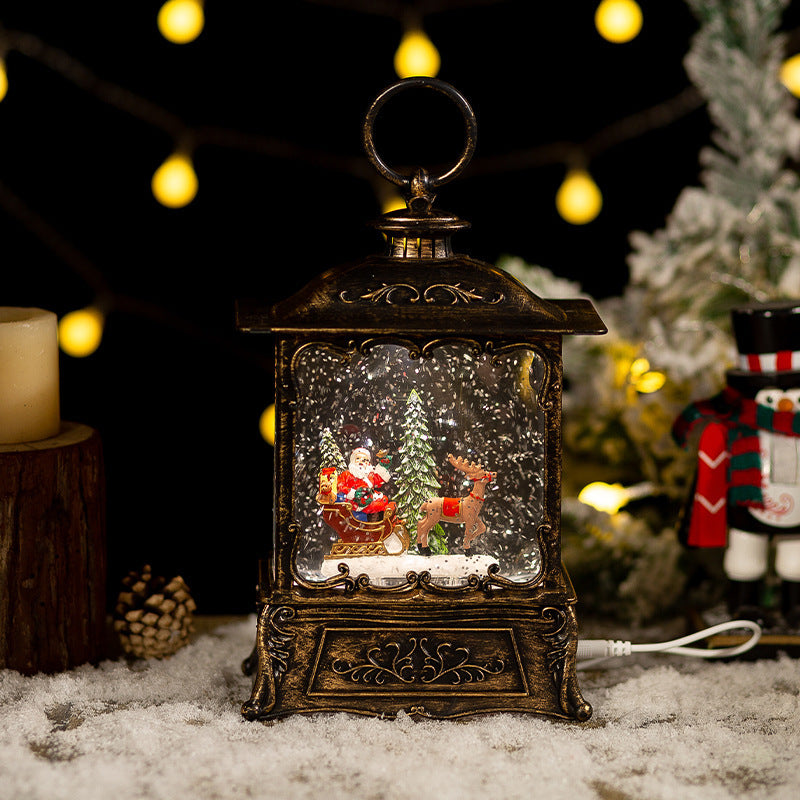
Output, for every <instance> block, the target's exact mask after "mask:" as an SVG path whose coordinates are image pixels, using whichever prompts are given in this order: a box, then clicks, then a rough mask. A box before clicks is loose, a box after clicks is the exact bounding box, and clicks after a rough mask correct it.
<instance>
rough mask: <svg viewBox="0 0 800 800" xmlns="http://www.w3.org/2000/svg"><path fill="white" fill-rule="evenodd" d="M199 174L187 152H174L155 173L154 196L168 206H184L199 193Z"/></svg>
mask: <svg viewBox="0 0 800 800" xmlns="http://www.w3.org/2000/svg"><path fill="white" fill-rule="evenodd" d="M197 186H198V183H197V175H196V174H195V171H194V167H193V166H192V160H191V158H189V156H188V155H186V153H181V152H177V153H173V154H172V155H171V156H170V157H169V158H168V159H167V160H166V161H165V162H164V163H163V164H162V165H161V166H160V167H159V168H158V169H157V170H156V171H155V173H154V175H153V180H152V183H151V187H152V190H153V196H154V197H155V198H156V200H158V202H159V203H161V205H163V206H166V207H167V208H182V207H183V206H186V205H188V204H189V203H191V202H192V200H194V198H195V195H196V194H197Z"/></svg>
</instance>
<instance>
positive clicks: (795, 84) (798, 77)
mask: <svg viewBox="0 0 800 800" xmlns="http://www.w3.org/2000/svg"><path fill="white" fill-rule="evenodd" d="M780 78H781V83H782V84H783V85H784V86H785V87H786V88H787V89H788V90H789V91H790V92H791V93H792V94H793V95H794V96H795V97H800V53H798V54H797V55H796V56H792V57H791V58H787V59H786V61H784V62H783V64H781V72H780Z"/></svg>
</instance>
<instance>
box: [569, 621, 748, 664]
mask: <svg viewBox="0 0 800 800" xmlns="http://www.w3.org/2000/svg"><path fill="white" fill-rule="evenodd" d="M742 628H746V629H747V630H749V631H750V632H751V635H750V638H749V639H748V640H747V641H746V642H744V643H743V644H740V645H737V646H736V647H716V648H713V649H711V650H708V649H702V648H699V647H685V645H687V644H691V643H692V642H697V641H699V640H700V639H707V638H708V637H709V636H714V635H715V634H717V633H723V632H724V631H730V630H740V629H742ZM760 638H761V626H760V625H758V623H756V622H751V621H750V620H749V619H734V620H731V621H730V622H722V623H720V624H719V625H713V626H712V627H710V628H706V629H705V630H702V631H698V632H697V633H690V634H689V635H688V636H682V637H681V638H680V639H673V640H672V641H669V642H657V643H654V644H631V643H630V642H623V641H620V640H614V639H579V640H578V652H577V658H578V661H580V662H581V663H579V664H578V667H577V668H578V669H586V668H587V667H591V666H594V665H595V664H597V663H599V662H601V661H605V660H606V659H609V658H617V657H619V656H630V655H633V654H634V653H673V654H675V655H680V656H692V657H693V658H731V657H733V656H738V655H741V654H742V653H746V652H747V651H748V650H750V649H752V648H753V647H755V645H756V644H757V643H758V640H759V639H760ZM586 659H588V660H586Z"/></svg>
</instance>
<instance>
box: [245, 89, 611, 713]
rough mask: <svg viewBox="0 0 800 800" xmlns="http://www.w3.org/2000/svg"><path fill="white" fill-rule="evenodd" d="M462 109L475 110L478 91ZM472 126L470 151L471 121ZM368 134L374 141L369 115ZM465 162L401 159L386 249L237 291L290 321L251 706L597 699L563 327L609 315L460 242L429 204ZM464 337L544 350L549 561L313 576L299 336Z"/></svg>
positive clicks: (346, 348)
mask: <svg viewBox="0 0 800 800" xmlns="http://www.w3.org/2000/svg"><path fill="white" fill-rule="evenodd" d="M432 84H433V85H432ZM406 85H415V86H420V85H421V86H425V87H431V88H436V89H437V90H439V91H442V92H443V93H444V94H446V95H448V96H451V97H452V92H455V90H454V89H452V87H448V86H447V84H441V82H439V81H433V79H410V80H409V81H406V82H401V84H398V85H397V86H401V87H403V86H406ZM441 85H443V86H444V87H446V89H442V88H441ZM396 91H398V89H395V88H393V89H392V92H391V93H390V94H389V96H391V94H392V93H394V92H396ZM385 94H386V93H384V95H385ZM456 94H457V93H456ZM384 95H382V96H381V97H383V98H384V100H385V99H387V98H385V97H384ZM458 97H459V98H461V96H460V95H458ZM379 99H380V98H379ZM461 101H463V104H465V105H466V108H467V109H469V105H468V104H466V101H465V100H463V98H461V99H460V100H459V101H458V102H459V104H461ZM463 109H464V106H463V105H462V110H463ZM375 113H377V109H375V112H374V113H372V112H371V113H370V115H368V125H367V126H366V127H371V124H372V121H374V118H375ZM464 114H465V119H468V117H469V115H471V109H469V112H468V113H467V112H466V111H464ZM467 139H468V145H467V150H469V152H470V153H471V149H470V148H471V147H474V128H472V127H470V126H469V125H468V137H467ZM365 140H367V141H368V153H369V152H370V146H371V145H370V143H369V142H370V141H371V140H370V139H369V137H368V136H367V134H366V133H365ZM469 142H472V144H471V145H470V144H469ZM462 160H463V159H462ZM467 160H468V159H467ZM373 161H375V159H373ZM381 163H382V162H381ZM384 166H385V165H384ZM461 168H463V165H462V163H461V162H459V163H458V164H457V165H456V167H454V168H453V169H452V170H450V171H449V172H448V173H447V174H446V175H445V176H440V178H436V179H429V178H427V177H426V175H425V173H424V170H419V171H418V172H417V174H416V176H415V177H414V178H404V177H403V176H399V174H398V173H394V172H393V171H391V169H390V168H388V167H387V168H386V170H388V171H389V172H390V173H391V174H390V175H388V176H387V177H389V178H390V179H392V180H394V179H395V178H394V177H393V176H397V177H399V178H402V179H403V180H404V181H406V183H407V185H408V187H409V192H410V194H411V199H410V200H409V208H408V210H406V211H401V212H394V213H392V214H389V215H385V216H384V217H383V218H382V219H381V220H380V221H379V222H378V223H377V227H378V228H379V230H381V231H383V232H384V234H385V235H386V240H387V252H386V253H385V254H384V255H382V256H373V257H370V258H368V259H366V260H365V261H363V262H361V263H359V264H356V265H354V266H351V267H346V268H341V269H338V270H331V271H328V272H326V273H324V274H322V275H320V276H319V277H318V278H317V279H315V280H314V281H312V282H311V283H310V284H309V285H308V286H307V287H306V288H305V289H303V290H301V291H300V292H299V293H298V294H296V295H295V296H294V297H292V298H290V299H289V300H287V301H285V302H283V303H279V304H278V305H277V306H275V307H273V308H270V309H267V308H264V307H263V306H262V305H261V304H259V303H258V302H241V303H240V304H239V306H238V309H237V315H238V317H237V325H238V327H239V329H240V330H244V331H251V332H262V333H266V332H269V333H272V334H276V335H277V341H276V345H275V346H276V442H275V447H276V454H275V481H276V494H275V503H276V508H275V529H274V552H273V558H272V560H271V562H270V563H269V564H267V565H264V569H263V573H262V580H261V582H260V587H259V602H260V604H261V611H260V615H259V623H258V633H257V641H256V649H255V652H254V654H253V657H252V658H251V659H250V660H248V662H247V663H249V665H250V666H251V667H252V666H254V663H255V661H256V660H257V674H256V678H255V682H254V686H253V692H252V696H251V698H250V700H248V701H247V702H246V703H244V705H243V707H242V713H243V714H244V716H245V717H246V718H248V719H260V720H267V719H272V718H276V717H281V716H284V715H287V714H291V713H308V712H319V711H326V712H327V711H348V712H352V713H357V714H370V715H379V716H387V717H392V716H395V715H396V714H398V713H400V712H405V713H406V714H409V715H412V716H418V717H435V718H439V719H449V718H457V717H462V716H465V715H469V714H476V713H487V712H497V711H514V712H532V713H537V714H545V715H548V716H552V717H560V718H566V719H577V720H586V719H588V718H589V716H590V715H591V706H590V705H589V704H588V703H587V702H586V701H585V700H584V698H583V697H582V695H581V692H580V689H579V687H578V681H577V677H576V673H575V651H576V647H577V623H576V617H575V610H574V608H575V603H576V596H575V592H574V590H573V588H572V585H571V583H570V580H569V577H568V575H567V574H566V571H565V570H564V568H563V566H562V563H561V541H560V536H561V528H560V502H561V394H562V360H561V342H562V337H563V336H564V335H565V334H597V333H604V332H605V327H604V325H603V323H602V321H601V320H600V318H599V317H598V315H597V313H596V311H595V310H594V308H593V307H592V305H591V303H589V302H588V301H586V300H542V299H541V298H539V297H536V296H535V295H533V294H532V293H531V292H529V291H528V290H527V289H526V288H525V287H524V286H522V285H521V284H520V283H518V282H517V281H516V280H514V279H513V278H511V277H510V276H509V275H507V274H505V273H502V272H500V271H498V270H496V269H494V268H493V267H492V266H490V265H488V264H484V263H482V262H480V261H477V260H475V259H471V258H469V257H466V256H460V255H455V254H453V251H452V248H451V245H450V235H451V234H452V232H453V231H456V230H459V229H461V228H463V227H466V223H464V222H462V221H461V220H458V219H457V218H455V217H453V216H452V215H448V214H443V213H442V212H439V211H437V210H436V209H434V208H432V207H431V202H432V197H431V195H430V191H431V189H432V188H433V187H434V186H436V185H439V184H441V183H443V182H444V180H442V177H444V178H445V179H447V180H449V179H450V177H452V176H453V174H456V173H457V172H458V171H460V169H461ZM381 171H384V170H383V169H381ZM432 311H435V312H436V313H432ZM450 342H460V343H462V344H466V345H467V346H468V347H470V348H472V350H473V352H474V353H475V354H489V355H490V356H493V357H498V358H499V357H500V356H501V355H502V354H504V353H507V352H508V351H510V350H514V349H517V348H526V349H530V350H533V351H535V352H536V353H537V354H538V355H539V356H540V358H541V361H542V364H543V366H544V375H543V379H542V384H541V390H540V392H539V394H538V396H537V398H536V400H537V403H538V406H539V409H540V411H541V413H543V414H544V434H545V451H544V452H545V463H544V465H543V468H544V473H545V491H544V508H543V518H542V520H541V523H540V524H539V526H538V529H537V536H538V540H539V545H540V549H541V554H542V569H541V571H540V572H539V573H538V575H536V577H535V578H533V579H531V580H529V581H527V582H515V581H512V580H510V579H508V578H507V577H504V576H503V575H502V574H501V573H500V569H499V568H497V567H495V568H491V569H490V570H489V572H488V574H487V575H485V576H482V577H481V576H478V575H472V576H470V578H469V579H468V581H467V583H466V585H463V586H459V587H445V586H439V585H437V584H436V583H434V582H433V581H432V580H431V576H430V574H429V573H428V572H420V573H415V572H410V573H408V574H407V576H406V580H405V582H404V583H401V584H400V585H395V586H391V587H383V586H377V585H375V584H373V583H371V582H370V580H369V578H368V577H367V576H366V575H353V574H351V573H350V572H349V571H348V569H347V567H346V566H345V565H344V564H342V565H340V566H339V574H338V575H336V576H334V577H332V578H329V579H327V580H325V581H322V582H313V581H309V580H307V579H306V578H304V577H303V576H302V575H301V574H300V573H299V572H298V570H297V568H296V565H295V556H296V553H297V549H298V546H299V543H300V539H301V536H302V535H303V532H302V531H301V530H299V526H298V525H297V523H296V521H295V520H296V515H295V509H294V502H295V501H294V487H293V475H294V458H295V455H294V439H295V422H296V421H295V414H296V409H297V405H298V397H297V394H296V391H297V390H296V387H295V382H294V379H293V369H294V365H295V364H296V360H297V357H298V354H299V353H301V352H302V351H303V350H304V348H306V347H309V346H323V347H326V348H330V349H332V350H334V351H337V352H342V353H344V354H347V353H364V352H366V351H367V350H368V349H369V348H371V347H373V346H375V345H376V344H384V343H399V344H402V345H404V346H405V347H406V348H407V349H408V352H409V355H410V356H411V357H412V358H423V359H424V358H426V357H428V356H429V355H430V354H431V353H432V352H433V350H434V349H435V348H436V347H439V346H441V345H443V344H446V343H450Z"/></svg>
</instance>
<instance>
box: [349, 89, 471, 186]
mask: <svg viewBox="0 0 800 800" xmlns="http://www.w3.org/2000/svg"><path fill="white" fill-rule="evenodd" d="M417 87H422V88H425V89H433V90H435V91H437V92H440V93H441V94H443V95H445V96H446V97H449V98H450V99H451V100H452V101H453V102H454V103H455V104H456V105H457V106H458V108H459V110H460V111H461V115H462V116H463V117H464V122H465V123H466V128H467V129H466V137H465V141H464V152H463V153H462V154H461V158H460V159H459V160H458V161H457V162H456V164H455V165H454V166H453V167H451V168H450V169H449V170H448V171H447V172H445V173H444V174H442V175H438V176H431V177H430V178H429V180H428V181H427V184H428V186H429V187H431V188H433V189H435V188H436V187H437V186H441V185H442V184H444V183H447V182H448V181H451V180H452V179H453V178H455V177H456V176H457V175H460V174H461V172H462V171H463V169H464V167H466V166H467V164H469V162H470V160H471V159H472V154H473V153H474V152H475V144H476V141H477V138H478V123H477V121H476V119H475V112H474V111H473V110H472V106H470V104H469V103H468V102H467V100H466V99H465V98H464V96H463V95H462V94H461V92H459V91H458V90H457V89H455V88H454V87H453V86H451V85H450V84H449V83H445V82H444V81H440V80H438V79H436V78H422V77H420V78H406V79H405V80H402V81H400V82H399V83H395V84H394V85H392V86H390V87H389V88H388V89H384V90H383V92H381V93H380V94H379V95H378V96H377V97H376V98H375V100H374V101H373V103H372V105H371V106H370V108H369V111H368V112H367V116H366V118H365V119H364V150H366V152H367V157H368V158H369V160H370V162H371V163H372V165H373V166H374V167H375V169H376V170H378V172H380V174H381V175H383V177H384V178H386V179H387V180H390V181H391V182H392V183H395V184H397V185H398V186H409V185H410V184H411V181H412V179H413V176H412V175H402V174H401V173H399V172H397V171H395V170H393V169H392V168H391V167H390V166H389V165H388V164H387V163H386V162H385V161H384V160H383V159H382V158H381V157H380V156H379V155H378V153H377V151H376V150H375V142H374V140H373V138H372V126H373V125H374V124H375V118H376V117H377V116H378V112H379V111H380V110H381V108H383V106H384V104H385V103H386V101H387V100H389V99H390V98H392V97H394V96H395V95H396V94H397V93H398V92H402V91H404V90H405V89H415V88H417Z"/></svg>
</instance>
